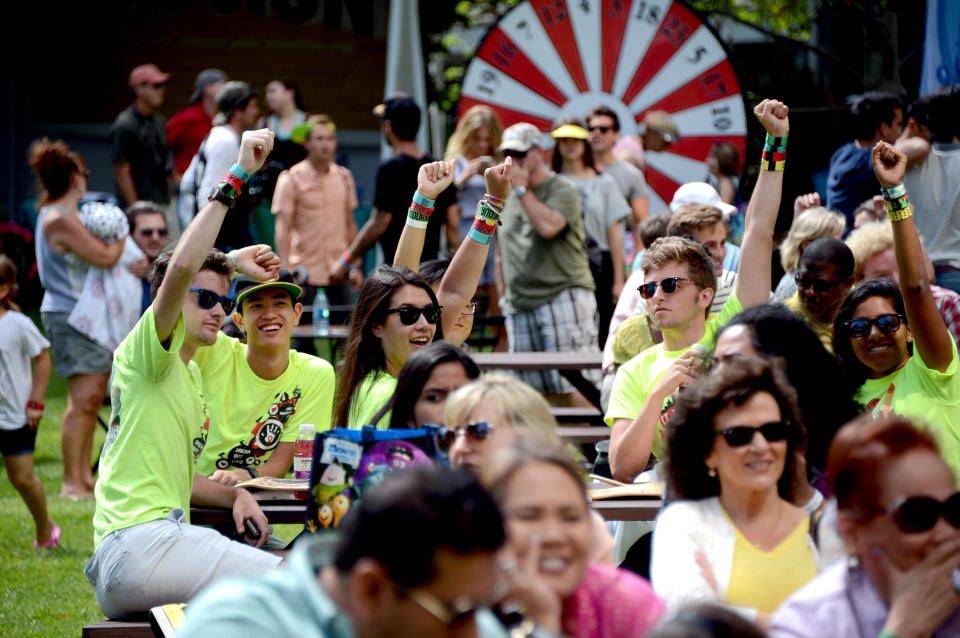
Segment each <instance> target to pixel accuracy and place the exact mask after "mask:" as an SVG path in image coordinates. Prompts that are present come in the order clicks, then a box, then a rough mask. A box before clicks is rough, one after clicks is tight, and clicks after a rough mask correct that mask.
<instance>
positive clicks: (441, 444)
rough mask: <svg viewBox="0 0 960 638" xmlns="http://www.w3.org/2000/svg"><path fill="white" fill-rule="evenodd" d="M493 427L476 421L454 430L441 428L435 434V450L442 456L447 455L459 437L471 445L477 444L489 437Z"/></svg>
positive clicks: (484, 422)
mask: <svg viewBox="0 0 960 638" xmlns="http://www.w3.org/2000/svg"><path fill="white" fill-rule="evenodd" d="M492 431H493V426H492V425H490V424H489V423H487V422H486V421H478V422H476V423H471V424H469V425H458V426H457V427H455V428H447V427H442V428H440V431H439V432H437V435H436V436H437V448H438V449H439V450H440V452H442V453H443V454H444V455H449V453H450V448H452V447H453V444H454V443H456V441H457V439H458V438H460V435H461V434H462V435H464V436H465V437H467V440H468V441H470V442H471V443H479V442H480V441H483V440H485V439H486V438H487V437H488V436H490V432H492Z"/></svg>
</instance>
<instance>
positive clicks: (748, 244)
mask: <svg viewBox="0 0 960 638" xmlns="http://www.w3.org/2000/svg"><path fill="white" fill-rule="evenodd" d="M753 113H754V115H756V116H757V119H759V120H760V123H761V124H762V125H763V128H764V129H766V131H767V139H766V145H765V146H764V158H765V159H764V160H762V162H761V165H760V176H759V177H758V178H757V185H756V186H755V187H754V189H753V196H752V197H751V198H750V203H749V205H748V206H747V216H746V220H745V224H746V226H745V228H744V233H743V245H742V247H741V249H740V263H739V265H738V266H737V283H736V295H737V299H739V300H740V304H741V305H742V306H743V307H744V308H749V307H750V306H757V305H760V304H763V303H767V301H768V300H769V299H770V260H771V257H770V256H771V255H772V254H773V228H774V225H775V224H776V223H777V213H778V211H779V210H780V193H781V191H782V190H783V167H784V164H785V158H786V147H787V134H788V133H789V132H790V120H789V119H787V113H788V109H787V105H786V104H784V103H783V102H778V101H777V100H764V101H762V102H760V104H758V105H757V106H756V107H755V108H754V109H753Z"/></svg>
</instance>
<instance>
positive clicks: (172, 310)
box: [153, 129, 274, 342]
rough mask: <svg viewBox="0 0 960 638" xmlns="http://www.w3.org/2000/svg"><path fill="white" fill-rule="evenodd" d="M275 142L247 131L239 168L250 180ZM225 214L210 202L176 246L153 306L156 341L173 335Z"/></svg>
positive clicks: (268, 136)
mask: <svg viewBox="0 0 960 638" xmlns="http://www.w3.org/2000/svg"><path fill="white" fill-rule="evenodd" d="M273 139H274V134H273V131H271V130H269V129H260V130H258V131H247V132H246V133H244V134H243V138H242V139H241V141H240V155H239V157H238V158H237V164H238V166H239V168H240V169H241V170H242V171H244V172H245V173H247V179H249V175H251V174H253V173H255V172H257V170H258V169H259V168H260V167H261V166H262V165H263V162H264V160H265V159H266V157H267V155H269V154H270V151H271V150H272V149H273ZM238 177H242V176H238ZM226 213H227V207H226V205H224V204H222V203H220V202H219V201H217V200H210V201H209V202H207V205H206V206H204V207H203V208H202V209H201V210H200V212H199V213H198V214H197V217H196V219H194V221H193V223H191V224H190V226H188V227H187V230H186V232H184V234H183V236H182V237H181V238H180V241H179V242H178V243H177V247H176V249H175V250H174V252H173V257H171V259H170V264H169V265H168V266H167V274H166V276H165V277H164V279H163V283H162V284H161V285H160V290H159V291H158V292H157V298H156V300H155V301H154V304H153V308H154V315H155V317H156V324H157V337H158V338H159V339H160V341H161V342H166V341H167V339H169V337H170V334H171V333H172V332H173V328H174V326H176V324H177V319H178V318H179V317H180V311H181V309H182V308H183V302H184V299H186V296H187V291H188V289H189V288H190V283H191V282H192V281H193V277H194V275H196V274H197V272H198V271H199V270H200V267H201V266H202V265H203V262H204V260H205V259H206V258H207V255H208V254H209V253H210V249H211V248H213V243H214V241H215V240H216V238H217V233H218V232H220V226H221V225H222V224H223V218H224V216H225V215H226Z"/></svg>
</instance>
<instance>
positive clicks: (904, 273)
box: [873, 142, 953, 372]
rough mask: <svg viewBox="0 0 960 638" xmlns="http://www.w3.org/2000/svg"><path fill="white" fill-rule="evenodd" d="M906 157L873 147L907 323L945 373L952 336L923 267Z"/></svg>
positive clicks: (926, 356) (928, 358)
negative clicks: (905, 179)
mask: <svg viewBox="0 0 960 638" xmlns="http://www.w3.org/2000/svg"><path fill="white" fill-rule="evenodd" d="M907 162H908V159H907V156H906V154H905V153H902V152H900V151H898V150H897V149H896V148H894V147H893V146H891V145H890V144H888V143H886V142H877V145H876V146H874V147H873V171H874V173H876V175H877V179H878V180H879V181H880V185H881V186H882V187H883V191H882V192H883V198H884V199H885V200H886V201H887V211H888V212H889V215H890V221H891V222H892V224H893V247H894V253H895V254H896V257H897V272H898V273H899V275H900V290H901V292H902V293H903V303H904V306H905V307H906V310H907V322H908V323H909V325H910V332H911V333H912V335H913V342H914V344H915V346H916V348H917V352H918V353H919V354H920V358H921V359H923V362H924V363H925V364H927V366H928V367H930V368H931V369H934V370H939V371H940V372H943V371H945V370H946V369H947V367H948V366H949V365H950V362H951V361H953V346H952V344H951V341H952V339H953V338H952V337H951V336H950V332H949V331H948V330H947V325H946V324H945V323H944V322H943V317H942V316H940V311H939V310H937V304H936V302H935V301H934V300H933V292H932V291H931V290H930V284H931V282H930V280H929V279H928V277H927V273H926V269H925V267H924V264H925V257H924V254H923V246H922V244H921V243H920V236H919V235H918V234H917V226H916V224H915V223H914V221H913V209H912V208H911V207H910V202H909V200H908V199H907V192H906V190H905V189H904V188H903V174H904V172H905V171H906V169H907Z"/></svg>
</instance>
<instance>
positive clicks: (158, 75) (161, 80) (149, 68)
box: [130, 64, 170, 89]
mask: <svg viewBox="0 0 960 638" xmlns="http://www.w3.org/2000/svg"><path fill="white" fill-rule="evenodd" d="M169 79H170V74H169V73H164V72H163V71H161V70H160V68H159V67H158V66H157V65H156V64H141V65H140V66H138V67H137V68H135V69H134V70H133V71H130V88H131V89H132V88H133V87H135V86H140V85H141V84H166V82H167V80H169Z"/></svg>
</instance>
